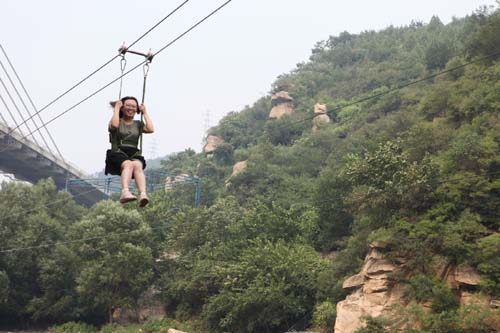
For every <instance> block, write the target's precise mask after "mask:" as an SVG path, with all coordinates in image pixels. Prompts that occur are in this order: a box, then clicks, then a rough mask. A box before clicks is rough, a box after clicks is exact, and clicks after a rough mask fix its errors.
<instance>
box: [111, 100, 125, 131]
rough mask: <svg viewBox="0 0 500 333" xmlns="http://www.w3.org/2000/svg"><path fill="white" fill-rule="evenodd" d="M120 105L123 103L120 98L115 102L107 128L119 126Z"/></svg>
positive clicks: (112, 128) (113, 128)
mask: <svg viewBox="0 0 500 333" xmlns="http://www.w3.org/2000/svg"><path fill="white" fill-rule="evenodd" d="M122 105H123V103H122V101H120V100H118V101H116V102H115V106H114V111H113V116H112V117H111V120H110V121H109V129H110V130H115V129H117V128H118V126H120V109H121V107H122Z"/></svg>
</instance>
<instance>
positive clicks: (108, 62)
mask: <svg viewBox="0 0 500 333" xmlns="http://www.w3.org/2000/svg"><path fill="white" fill-rule="evenodd" d="M189 1H190V0H185V1H184V2H183V3H181V4H180V5H179V6H177V7H176V8H175V9H174V10H173V11H171V12H170V13H169V14H167V16H165V17H164V18H163V19H161V20H160V21H159V22H158V23H156V24H155V25H154V26H153V27H152V28H150V29H149V30H148V31H146V33H144V34H143V35H142V36H140V37H139V38H137V39H136V40H135V41H134V42H133V43H132V44H130V46H132V45H135V44H136V43H137V42H139V41H140V40H141V39H142V38H144V37H145V36H146V35H147V34H149V33H150V32H151V31H152V30H154V29H155V28H156V27H157V26H158V25H160V24H161V23H162V22H163V21H165V20H166V19H168V18H169V17H170V16H172V15H173V14H174V13H175V12H177V11H178V10H179V9H180V8H181V7H183V6H184V5H185V4H186V3H187V2H189ZM130 46H129V47H130ZM119 56H120V55H119V54H117V55H115V56H114V57H112V58H111V59H109V60H108V61H106V62H105V63H104V64H103V65H101V66H100V67H99V68H97V69H96V70H94V71H93V72H92V73H90V74H89V75H87V76H86V77H84V78H83V79H81V80H80V81H78V82H77V83H76V84H74V85H73V86H72V87H71V88H69V89H68V90H66V91H64V92H63V93H62V94H60V95H59V96H57V97H56V98H55V99H53V100H52V101H51V102H50V103H48V104H47V105H45V106H44V107H42V108H41V109H40V110H38V111H37V112H36V113H35V114H34V115H33V116H35V115H37V114H39V113H40V112H42V111H44V110H45V109H47V108H48V107H49V106H51V105H53V104H54V103H55V102H57V101H58V100H60V99H61V98H62V97H64V96H65V95H67V94H68V93H69V92H71V91H72V90H74V89H75V88H76V87H78V86H79V85H81V84H82V83H83V82H85V81H87V80H88V79H89V78H91V77H92V76H94V75H95V74H96V73H97V72H99V71H100V70H102V69H103V68H104V67H106V66H107V65H109V64H110V63H111V62H113V61H114V60H115V59H116V58H118V57H119ZM29 119H31V118H29ZM29 119H28V120H29ZM22 124H23V123H21V125H22ZM46 124H47V123H45V125H46ZM19 126H20V125H19ZM19 126H16V127H15V128H13V129H12V130H11V131H10V132H9V133H8V134H9V135H10V134H11V133H12V132H13V131H14V130H16V129H17V128H19ZM37 130H38V129H37ZM35 131H36V130H35Z"/></svg>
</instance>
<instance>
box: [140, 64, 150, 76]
mask: <svg viewBox="0 0 500 333" xmlns="http://www.w3.org/2000/svg"><path fill="white" fill-rule="evenodd" d="M150 63H151V61H149V60H148V61H147V62H146V63H145V64H144V66H142V72H143V73H144V78H146V77H147V76H148V73H149V64H150Z"/></svg>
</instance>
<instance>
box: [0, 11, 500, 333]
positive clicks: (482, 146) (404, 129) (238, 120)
mask: <svg viewBox="0 0 500 333" xmlns="http://www.w3.org/2000/svg"><path fill="white" fill-rule="evenodd" d="M498 52H500V11H499V10H487V9H481V10H478V11H477V12H476V13H474V14H472V15H470V16H468V17H466V18H463V19H454V20H453V21H452V22H451V23H449V24H448V25H443V24H442V23H441V22H440V20H439V19H438V18H437V17H434V18H433V19H432V20H431V21H430V22H429V23H428V24H423V23H420V22H414V23H412V24H410V25H409V26H405V27H389V28H387V29H385V30H382V31H379V32H374V31H367V32H363V33H361V34H359V35H353V34H349V33H348V32H344V33H342V34H340V35H339V36H331V37H330V38H328V39H327V40H325V41H323V42H320V43H318V44H317V45H316V46H315V47H314V49H313V51H312V55H311V57H310V59H309V61H307V62H305V63H301V64H299V65H298V66H297V68H296V69H294V70H293V71H292V72H290V73H287V74H284V75H282V76H280V77H279V78H278V79H277V80H276V82H275V84H274V85H273V87H272V89H273V91H277V90H281V89H285V90H287V91H288V92H289V93H290V95H291V96H292V97H293V98H294V107H295V110H296V112H295V113H294V114H292V115H289V116H284V117H283V118H281V119H279V120H268V119H267V117H268V114H269V111H270V110H271V107H272V105H271V98H270V96H267V97H264V98H262V99H260V100H258V101H256V102H255V104H254V105H252V106H249V107H246V108H245V109H244V110H241V111H240V112H234V113H230V114H229V115H227V116H226V117H225V118H224V119H223V120H222V121H221V122H220V123H219V124H218V125H217V126H215V127H214V128H212V129H211V130H210V134H213V135H218V136H220V137H222V138H223V139H224V140H225V143H224V144H222V145H220V146H219V147H217V149H216V151H215V153H214V156H213V158H210V159H208V158H206V157H205V156H204V155H203V154H196V153H195V152H194V151H193V150H190V149H188V150H186V151H184V152H180V153H178V154H174V155H172V156H169V157H168V158H167V159H165V160H164V161H163V162H162V168H164V169H165V170H168V171H169V172H174V173H189V174H196V175H198V176H199V177H201V178H202V181H203V193H202V207H200V208H192V201H193V193H192V189H191V188H185V189H179V190H176V191H174V192H169V193H156V194H155V195H154V197H153V201H152V204H151V205H150V206H148V207H147V208H146V209H144V210H141V211H137V210H136V209H135V207H132V206H131V205H130V206H127V207H121V206H120V205H119V204H116V203H114V202H110V201H108V202H102V203H99V204H97V205H96V206H94V207H92V208H90V209H85V208H82V207H79V206H77V205H75V204H74V203H73V202H72V201H71V200H70V198H69V196H68V194H66V193H57V192H56V191H55V187H54V185H53V183H52V182H51V181H43V182H41V183H39V184H37V185H35V186H32V187H29V186H25V185H16V184H9V185H7V186H5V187H4V188H3V189H2V191H0V209H1V211H2V216H1V217H0V239H2V245H1V252H0V321H1V322H2V323H4V324H10V325H19V324H29V323H31V324H38V325H49V324H50V325H52V324H59V323H63V322H67V321H85V322H87V323H92V324H102V323H104V322H105V321H107V320H108V319H109V317H110V314H111V312H112V311H113V309H116V308H119V307H131V308H133V307H134V306H136V303H137V299H138V296H139V295H140V294H141V293H142V292H144V291H145V290H146V289H147V288H148V287H150V286H154V287H155V288H156V289H158V290H160V292H161V296H162V299H163V302H164V304H165V306H166V308H167V309H168V312H169V313H171V314H173V315H175V317H176V318H177V319H179V320H185V321H188V320H195V323H196V327H198V329H199V330H200V331H205V332H207V331H211V332H282V331H285V330H291V329H297V328H300V327H302V326H308V325H313V324H314V325H316V326H317V327H329V328H330V329H331V328H332V325H333V324H332V321H333V320H334V318H335V304H336V303H337V302H338V301H340V300H342V299H344V298H345V296H346V292H345V291H344V290H343V289H342V288H341V285H342V282H343V281H344V279H345V278H346V277H348V276H351V275H353V274H355V273H356V272H358V271H359V268H360V265H361V263H362V261H363V258H364V256H365V255H366V253H367V250H368V245H369V243H370V242H372V241H383V242H385V243H387V244H388V249H389V253H388V255H389V256H392V257H404V258H405V260H406V262H407V265H406V266H405V269H406V270H407V272H406V273H408V274H406V275H405V276H400V277H394V278H395V279H396V278H397V279H399V281H400V282H402V283H404V284H406V285H407V286H408V298H409V299H410V300H413V301H415V302H416V303H419V302H427V301H432V304H433V305H432V309H431V311H430V312H425V313H424V312H421V311H418V309H417V308H414V309H410V310H408V312H407V313H405V314H404V315H402V318H403V317H404V318H410V319H407V320H412V321H415V320H418V321H419V322H420V323H421V332H457V331H459V330H461V329H463V330H465V329H472V330H474V329H478V330H479V329H484V330H488V329H493V328H497V329H498V327H497V326H495V325H499V323H498V320H495V318H498V315H499V314H498V312H497V313H495V312H494V311H493V310H481V311H469V310H468V309H466V308H464V307H461V306H460V304H458V301H457V298H456V295H454V293H453V292H452V291H451V290H450V289H449V288H448V287H447V286H446V285H445V284H444V283H443V282H442V281H439V280H438V279H436V278H435V276H433V274H432V267H431V265H432V263H433V260H432V259H433V258H440V259H441V260H445V261H446V262H450V263H453V264H467V265H470V266H472V267H474V268H476V269H477V270H478V271H479V272H480V274H481V277H482V284H481V286H480V291H481V292H482V293H485V294H488V295H491V296H493V297H496V298H497V299H498V298H500V113H499V111H500V80H499V79H500V63H499V62H498V59H499V57H498V55H497V56H490V57H488V58H487V59H483V60H481V61H476V62H474V61H475V60H478V59H481V58H482V57H485V56H489V55H492V54H496V53H498ZM462 65H464V66H462ZM446 69H454V70H450V71H449V72H447V73H446V74H443V75H439V76H436V77H434V78H433V79H429V80H425V81H423V82H420V83H418V84H415V85H411V86H408V87H406V88H403V89H394V88H396V87H398V86H400V85H404V84H406V83H408V82H411V81H412V80H418V79H420V78H424V77H426V76H430V75H432V74H435V73H438V72H440V71H444V70H446ZM375 95H380V96H379V97H376V98H371V99H366V100H364V101H362V102H359V103H354V102H356V101H359V100H361V99H362V98H365V97H368V96H375ZM317 102H321V103H325V104H326V105H327V108H328V110H329V111H328V114H329V116H330V118H331V119H332V120H334V121H333V122H331V123H325V124H321V126H320V127H319V129H318V130H316V131H312V130H311V127H312V123H311V118H312V107H313V105H314V104H315V103H317ZM241 160H247V161H248V167H247V169H246V170H245V171H244V172H242V173H240V174H238V175H237V176H234V177H231V179H230V182H226V180H228V178H229V176H230V174H231V170H232V166H233V164H234V163H235V162H237V161H241ZM9 249H17V250H15V251H9ZM329 253H333V254H334V255H333V257H334V259H333V260H332V259H328V257H329V256H325V255H322V254H329ZM367 325H368V326H367V328H366V329H365V331H366V330H368V331H370V332H384V329H385V328H384V327H385V326H386V325H387V323H386V322H384V320H383V319H370V318H369V319H368V321H367ZM415 332H417V331H415Z"/></svg>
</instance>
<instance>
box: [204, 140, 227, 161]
mask: <svg viewBox="0 0 500 333" xmlns="http://www.w3.org/2000/svg"><path fill="white" fill-rule="evenodd" d="M223 143H224V139H223V138H221V137H220V136H217V135H209V136H208V137H207V144H206V145H205V147H203V152H204V153H205V155H206V156H207V157H209V158H210V157H212V156H213V154H214V151H215V149H217V146H220V145H221V144H223Z"/></svg>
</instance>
